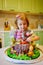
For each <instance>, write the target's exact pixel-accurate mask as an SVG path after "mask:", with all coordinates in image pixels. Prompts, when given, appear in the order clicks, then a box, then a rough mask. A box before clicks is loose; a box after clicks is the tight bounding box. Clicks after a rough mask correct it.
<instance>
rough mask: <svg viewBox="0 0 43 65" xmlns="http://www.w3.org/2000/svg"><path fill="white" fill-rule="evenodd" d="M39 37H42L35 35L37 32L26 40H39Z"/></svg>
mask: <svg viewBox="0 0 43 65" xmlns="http://www.w3.org/2000/svg"><path fill="white" fill-rule="evenodd" d="M39 39H40V38H39V36H37V35H35V34H32V36H30V37H28V38H27V39H26V41H28V42H31V41H37V40H39Z"/></svg>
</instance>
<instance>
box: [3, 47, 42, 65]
mask: <svg viewBox="0 0 43 65" xmlns="http://www.w3.org/2000/svg"><path fill="white" fill-rule="evenodd" d="M8 48H10V47H7V48H5V50H4V57H5V59H6V60H8V61H10V62H12V63H22V64H25V63H26V64H28V63H29V64H33V63H37V62H40V61H42V60H43V52H42V51H40V56H39V57H38V58H37V59H34V60H17V59H12V58H10V57H8V56H7V55H6V53H5V51H6V50H7V49H8Z"/></svg>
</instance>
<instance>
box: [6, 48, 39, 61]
mask: <svg viewBox="0 0 43 65" xmlns="http://www.w3.org/2000/svg"><path fill="white" fill-rule="evenodd" d="M7 55H8V56H9V57H10V58H13V59H18V60H32V59H36V58H38V57H39V56H40V51H39V50H38V49H34V54H33V55H32V56H31V57H30V56H27V55H26V54H19V55H18V56H17V55H16V54H12V53H11V49H10V48H9V49H7Z"/></svg>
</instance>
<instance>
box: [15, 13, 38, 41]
mask: <svg viewBox="0 0 43 65" xmlns="http://www.w3.org/2000/svg"><path fill="white" fill-rule="evenodd" d="M15 24H16V26H17V30H16V31H15V33H14V38H15V39H16V40H19V39H22V40H24V41H27V42H31V41H36V40H38V39H39V37H38V36H36V35H33V31H31V30H29V29H28V27H29V21H28V19H27V17H26V15H25V14H24V13H19V14H17V15H16V21H15Z"/></svg>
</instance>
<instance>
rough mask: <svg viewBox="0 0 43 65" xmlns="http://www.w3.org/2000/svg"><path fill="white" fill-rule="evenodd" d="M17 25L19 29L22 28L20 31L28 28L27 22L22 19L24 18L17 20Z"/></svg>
mask: <svg viewBox="0 0 43 65" xmlns="http://www.w3.org/2000/svg"><path fill="white" fill-rule="evenodd" d="M17 25H18V28H19V29H20V30H22V31H26V30H27V28H28V26H27V22H26V21H24V20H21V19H19V20H18V21H17Z"/></svg>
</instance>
